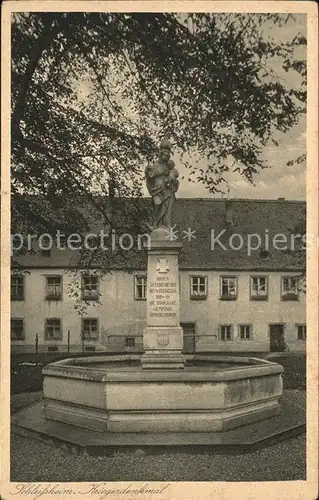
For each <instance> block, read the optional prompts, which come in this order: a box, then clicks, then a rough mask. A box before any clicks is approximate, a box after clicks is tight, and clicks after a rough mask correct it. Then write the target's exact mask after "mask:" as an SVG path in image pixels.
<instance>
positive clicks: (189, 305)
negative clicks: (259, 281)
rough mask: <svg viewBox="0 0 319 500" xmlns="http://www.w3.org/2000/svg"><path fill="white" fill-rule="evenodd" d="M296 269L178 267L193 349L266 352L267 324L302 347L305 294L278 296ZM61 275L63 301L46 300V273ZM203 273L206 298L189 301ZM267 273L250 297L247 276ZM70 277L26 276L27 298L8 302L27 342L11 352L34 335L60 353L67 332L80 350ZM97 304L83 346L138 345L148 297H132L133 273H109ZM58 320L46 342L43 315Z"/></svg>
mask: <svg viewBox="0 0 319 500" xmlns="http://www.w3.org/2000/svg"><path fill="white" fill-rule="evenodd" d="M285 274H286V275H293V274H296V275H297V273H281V272H270V273H261V272H255V273H249V272H237V273H236V272H235V273H234V272H219V271H207V272H206V271H204V272H203V271H198V272H197V271H181V272H180V287H181V322H183V323H185V322H192V323H195V329H196V351H198V352H199V351H232V352H234V351H265V352H267V351H269V324H270V323H283V324H284V325H285V341H286V342H287V344H288V347H289V350H305V341H301V340H297V332H296V324H298V323H300V324H302V323H306V301H305V295H304V294H303V293H301V294H300V297H299V300H298V301H297V302H295V301H282V300H281V276H283V275H285ZM48 275H62V276H63V298H62V300H61V301H47V300H45V284H46V280H45V278H46V276H48ZM192 275H196V276H200V275H202V276H207V278H208V295H207V299H206V300H193V299H190V276H192ZM222 275H228V276H237V277H238V298H237V300H235V301H223V300H220V299H219V295H220V276H222ZM251 275H256V276H258V275H267V276H268V283H269V293H268V300H267V301H252V300H250V276H251ZM71 281H72V273H71V272H70V271H69V272H68V273H64V272H63V270H61V269H32V270H30V274H29V275H26V276H25V300H24V301H13V302H12V303H11V316H12V317H13V318H24V321H25V340H24V341H12V346H13V352H18V351H30V352H34V349H35V335H36V334H38V340H39V350H40V351H41V350H42V351H43V350H47V347H48V346H52V345H58V346H59V351H66V349H67V332H68V330H69V331H70V339H71V345H72V349H71V351H73V352H75V351H80V350H81V348H82V344H81V316H80V315H79V313H78V312H77V310H76V309H75V308H74V306H75V304H76V300H75V299H74V297H71V296H69V295H68V293H67V289H68V285H70V283H71ZM100 293H101V294H102V296H101V304H98V303H92V304H90V305H89V306H88V308H87V310H86V316H84V317H92V318H98V319H99V327H100V338H99V340H98V341H85V345H86V346H92V345H94V346H95V347H96V349H97V350H110V351H112V350H123V344H124V338H125V336H138V338H137V339H136V340H137V342H136V345H137V347H141V343H142V337H141V335H142V332H143V327H144V324H145V317H146V301H143V300H135V299H134V275H133V274H128V273H124V272H123V271H113V272H112V273H111V274H108V275H106V276H105V277H104V278H103V279H102V280H101V283H100ZM50 317H60V318H62V328H63V339H62V340H55V341H53V340H45V339H44V325H45V318H50ZM241 323H242V324H246V323H247V324H252V325H253V339H252V340H241V339H239V338H238V331H237V325H238V324H241ZM220 324H232V325H234V326H233V328H234V339H233V340H232V341H227V342H224V341H221V340H219V339H218V329H219V325H220Z"/></svg>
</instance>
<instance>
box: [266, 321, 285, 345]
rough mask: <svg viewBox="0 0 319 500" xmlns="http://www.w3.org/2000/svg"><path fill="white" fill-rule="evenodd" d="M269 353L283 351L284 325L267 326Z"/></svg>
mask: <svg viewBox="0 0 319 500" xmlns="http://www.w3.org/2000/svg"><path fill="white" fill-rule="evenodd" d="M269 337H270V351H271V352H275V351H277V352H278V351H279V352H282V351H284V350H285V336H284V325H283V324H282V323H277V324H272V325H269Z"/></svg>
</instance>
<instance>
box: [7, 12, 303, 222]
mask: <svg viewBox="0 0 319 500" xmlns="http://www.w3.org/2000/svg"><path fill="white" fill-rule="evenodd" d="M293 22H294V18H293V17H292V16H291V15H281V14H194V13H193V14H191V13H190V14H176V13H152V14H146V13H72V12H69V13H57V12H56V13H54V12H53V13H49V12H47V13H18V14H16V15H15V17H14V20H13V24H12V194H13V195H14V198H15V200H16V202H15V205H14V210H13V217H12V221H13V225H14V228H15V230H16V229H17V228H18V227H19V224H20V225H21V224H23V223H22V220H23V221H26V220H27V225H28V230H30V229H32V230H41V229H42V230H49V231H53V230H55V229H56V228H59V229H61V228H62V229H65V228H66V227H69V228H70V227H71V226H72V229H74V228H77V230H80V229H81V230H82V229H83V230H85V228H86V226H87V217H86V215H85V213H86V212H85V211H86V210H87V207H88V205H89V204H90V205H91V206H92V207H94V210H96V211H97V212H99V213H100V214H101V215H102V217H103V219H104V221H105V224H107V225H109V226H110V227H112V224H114V219H111V215H110V214H111V211H110V206H109V203H106V201H105V197H103V196H102V197H101V196H97V195H100V194H104V195H106V196H107V197H108V198H111V199H113V198H114V197H117V196H119V197H126V198H134V199H135V198H138V197H139V196H140V195H141V192H142V191H141V185H142V184H141V183H142V178H143V171H144V167H145V164H146V162H147V161H150V160H151V159H152V157H153V156H154V154H155V152H156V148H157V145H158V143H159V140H160V139H161V138H163V137H166V136H168V137H169V138H170V139H171V140H172V141H173V143H174V145H175V152H176V154H179V155H181V157H182V158H184V162H185V164H186V166H187V167H188V171H189V179H190V180H194V181H196V182H197V181H199V182H203V183H204V184H205V185H206V187H207V189H208V190H209V191H210V192H212V193H214V192H218V190H220V189H221V184H222V182H223V180H224V175H225V172H227V171H228V170H230V169H233V170H235V171H238V172H239V173H240V174H242V175H243V176H244V177H246V178H247V179H248V180H250V181H252V179H253V177H254V175H255V174H256V173H258V172H259V171H260V170H261V169H262V168H263V167H264V166H265V164H264V163H263V161H262V159H261V153H262V150H263V148H264V147H265V145H266V144H267V143H268V141H269V140H271V137H272V134H273V132H274V131H276V130H278V131H282V132H285V131H287V130H288V129H290V128H291V127H292V126H293V125H295V124H296V123H297V122H298V120H299V118H300V116H301V114H302V113H304V112H305V101H306V63H305V61H304V60H302V59H298V57H297V56H296V50H298V47H299V46H302V45H305V44H306V40H305V38H304V37H303V36H302V34H300V35H297V36H295V37H294V38H293V39H292V40H287V41H285V42H278V37H277V39H275V38H273V39H272V38H271V37H270V36H266V35H267V33H268V31H269V30H268V28H269V27H274V26H277V28H278V29H280V27H284V26H285V25H286V24H287V23H293ZM267 30H268V31H267ZM274 61H276V64H277V65H279V66H281V67H282V68H283V69H284V71H286V72H287V73H289V74H290V73H291V72H295V73H296V75H297V74H298V78H299V80H300V85H298V89H296V88H292V87H291V86H290V85H289V83H287V82H286V81H285V80H284V79H282V78H280V77H278V76H277V75H276V72H275V70H274V69H273V62H274ZM191 155H197V156H198V157H201V158H205V159H206V160H207V161H206V163H205V166H204V167H201V168H199V167H197V166H196V163H192V162H191V161H190V158H191ZM229 158H231V159H232V161H233V163H232V166H230V164H229V162H228V159H229ZM83 209H84V211H83ZM136 210H137V209H136ZM127 212H128V213H127V216H128V217H130V218H131V222H132V221H133V220H135V221H136V220H137V219H138V217H137V212H136V211H135V210H133V211H132V210H128V211H127ZM21 215H22V216H21ZM125 224H126V225H127V220H126V222H125Z"/></svg>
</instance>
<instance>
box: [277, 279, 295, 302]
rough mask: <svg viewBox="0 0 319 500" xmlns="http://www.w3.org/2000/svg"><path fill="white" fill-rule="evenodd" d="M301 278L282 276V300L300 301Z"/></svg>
mask: <svg viewBox="0 0 319 500" xmlns="http://www.w3.org/2000/svg"><path fill="white" fill-rule="evenodd" d="M298 285H299V278H298V276H282V278H281V298H282V300H298V298H299V292H298Z"/></svg>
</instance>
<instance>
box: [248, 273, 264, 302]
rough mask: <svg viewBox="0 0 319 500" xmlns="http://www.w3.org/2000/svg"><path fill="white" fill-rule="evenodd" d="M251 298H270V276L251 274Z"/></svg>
mask: <svg viewBox="0 0 319 500" xmlns="http://www.w3.org/2000/svg"><path fill="white" fill-rule="evenodd" d="M250 298H251V299H252V300H267V299H268V278H267V276H251V278H250Z"/></svg>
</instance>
